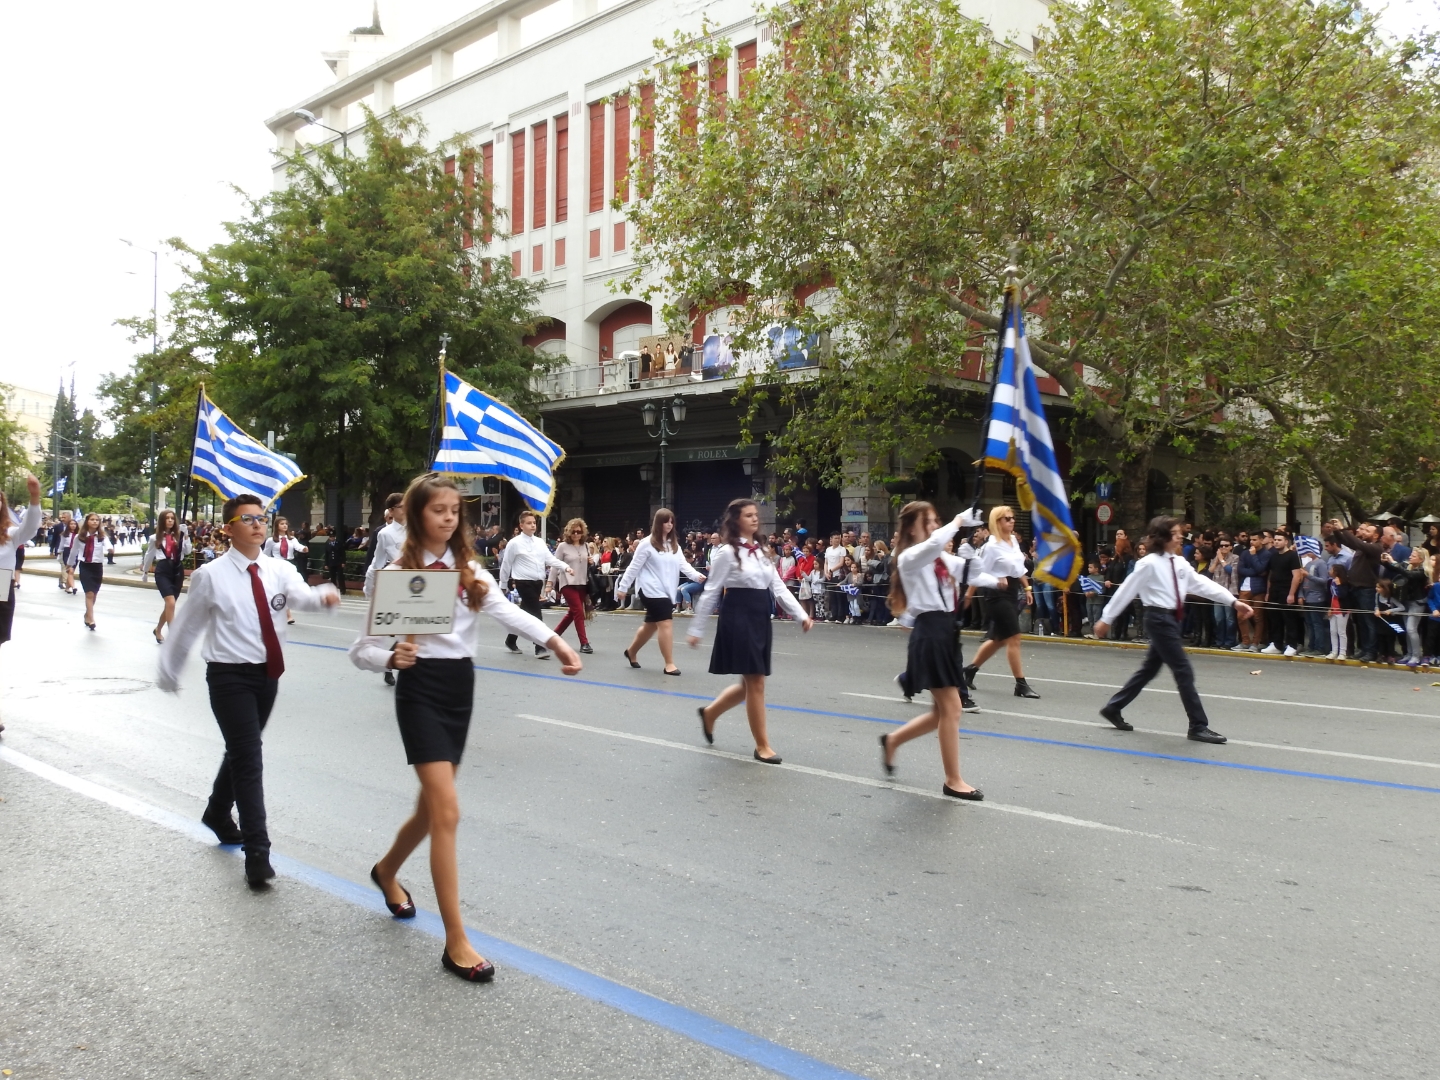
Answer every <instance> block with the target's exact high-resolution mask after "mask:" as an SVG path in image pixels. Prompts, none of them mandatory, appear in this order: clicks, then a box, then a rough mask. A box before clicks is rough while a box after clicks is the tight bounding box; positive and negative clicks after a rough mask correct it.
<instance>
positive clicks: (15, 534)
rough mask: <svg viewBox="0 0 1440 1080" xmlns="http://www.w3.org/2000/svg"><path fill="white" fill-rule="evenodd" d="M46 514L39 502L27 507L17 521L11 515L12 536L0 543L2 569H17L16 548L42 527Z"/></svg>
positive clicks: (25, 542) (23, 544)
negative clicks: (42, 520)
mask: <svg viewBox="0 0 1440 1080" xmlns="http://www.w3.org/2000/svg"><path fill="white" fill-rule="evenodd" d="M44 516H45V513H44V511H43V510H41V509H40V504H39V503H35V504H34V505H32V506H28V507H26V508H25V513H24V514H22V515H21V516H20V520H19V521H15V520H14V515H13V514H12V515H11V523H10V538H9V539H8V540H6V541H5V542H4V543H3V544H0V570H12V571H13V570H14V569H15V551H16V549H17V548H21V547H24V546H25V545H26V544H28V543H29V542H30V538H31V537H32V536H34V535H35V532H36V530H37V529H39V528H40V519H41V518H43V517H44ZM0 580H3V578H0Z"/></svg>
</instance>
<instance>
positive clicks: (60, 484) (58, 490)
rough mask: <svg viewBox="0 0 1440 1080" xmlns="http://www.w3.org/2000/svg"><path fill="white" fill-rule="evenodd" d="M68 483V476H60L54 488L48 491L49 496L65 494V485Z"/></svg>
mask: <svg viewBox="0 0 1440 1080" xmlns="http://www.w3.org/2000/svg"><path fill="white" fill-rule="evenodd" d="M68 483H70V478H69V477H68V476H62V477H60V479H59V480H56V481H55V486H54V487H52V488H51V489H50V494H51V495H64V494H65V485H66V484H68Z"/></svg>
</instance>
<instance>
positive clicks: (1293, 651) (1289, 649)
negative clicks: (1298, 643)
mask: <svg viewBox="0 0 1440 1080" xmlns="http://www.w3.org/2000/svg"><path fill="white" fill-rule="evenodd" d="M1285 655H1286V656H1298V655H1300V650H1299V649H1297V648H1295V646H1294V645H1286V646H1285Z"/></svg>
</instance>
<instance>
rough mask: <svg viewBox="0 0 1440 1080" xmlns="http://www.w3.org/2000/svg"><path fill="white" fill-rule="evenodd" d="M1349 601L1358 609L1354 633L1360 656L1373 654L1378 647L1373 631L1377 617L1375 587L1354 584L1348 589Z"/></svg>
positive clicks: (1377, 620) (1375, 627)
mask: <svg viewBox="0 0 1440 1080" xmlns="http://www.w3.org/2000/svg"><path fill="white" fill-rule="evenodd" d="M1350 593H1351V597H1352V600H1351V603H1353V604H1354V606H1355V607H1356V608H1357V609H1358V610H1357V611H1356V614H1355V635H1356V637H1357V638H1359V642H1358V643H1357V644H1358V647H1359V649H1360V655H1361V656H1374V655H1375V650H1376V649H1377V648H1378V644H1377V638H1376V635H1375V631H1376V629H1377V626H1376V624H1377V623H1379V621H1380V620H1379V619H1378V618H1377V617H1376V615H1375V614H1374V612H1375V589H1374V588H1373V587H1372V588H1369V589H1362V588H1361V587H1360V586H1358V585H1357V586H1355V587H1354V588H1353V589H1351V590H1350Z"/></svg>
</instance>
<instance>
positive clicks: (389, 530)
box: [363, 521, 405, 596]
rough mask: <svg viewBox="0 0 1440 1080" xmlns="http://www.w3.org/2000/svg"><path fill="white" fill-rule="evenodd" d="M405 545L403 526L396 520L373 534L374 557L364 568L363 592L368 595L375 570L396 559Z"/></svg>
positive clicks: (372, 583) (382, 568) (373, 584)
mask: <svg viewBox="0 0 1440 1080" xmlns="http://www.w3.org/2000/svg"><path fill="white" fill-rule="evenodd" d="M404 547H405V526H404V525H401V524H400V522H398V521H392V522H390V524H389V525H386V526H385V527H384V528H383V529H381V530H380V531H379V532H378V533H376V534H375V557H374V558H373V559H371V560H370V565H369V566H367V567H366V568H365V585H364V589H363V591H364V593H365V595H366V596H369V595H370V590H371V589H373V588H375V571H376V570H384V569H385V567H387V566H389V565H390V564H391V563H393V562H394V561H395V560H396V559H398V558H400V552H401V550H402V549H404Z"/></svg>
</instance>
